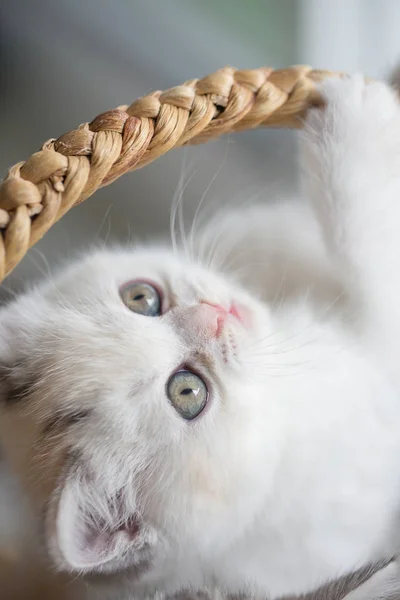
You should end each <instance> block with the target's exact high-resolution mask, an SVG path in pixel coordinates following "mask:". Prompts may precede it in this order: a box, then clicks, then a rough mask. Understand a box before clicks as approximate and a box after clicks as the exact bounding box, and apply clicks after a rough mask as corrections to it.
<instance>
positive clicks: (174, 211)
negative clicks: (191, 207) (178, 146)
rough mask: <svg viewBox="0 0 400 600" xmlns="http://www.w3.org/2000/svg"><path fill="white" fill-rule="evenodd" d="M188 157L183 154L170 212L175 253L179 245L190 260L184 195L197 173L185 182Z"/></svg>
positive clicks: (171, 234)
mask: <svg viewBox="0 0 400 600" xmlns="http://www.w3.org/2000/svg"><path fill="white" fill-rule="evenodd" d="M186 156H187V153H186V152H184V154H183V161H182V168H181V174H180V176H179V181H178V184H177V187H176V190H175V193H174V196H173V198H172V202H171V210H170V236H171V243H172V249H173V252H174V253H175V254H176V253H178V248H179V245H181V246H182V249H183V251H184V252H185V255H186V256H187V257H188V258H190V252H189V247H188V243H187V239H186V234H185V227H184V219H183V195H184V193H185V191H186V188H187V187H188V185H189V183H190V182H191V181H192V179H193V177H194V175H195V173H196V172H195V171H193V173H191V174H190V175H189V177H188V178H187V179H186V181H185V173H186V172H187V167H186ZM177 222H178V232H179V236H180V244H179V243H178V238H177V232H176V223H177Z"/></svg>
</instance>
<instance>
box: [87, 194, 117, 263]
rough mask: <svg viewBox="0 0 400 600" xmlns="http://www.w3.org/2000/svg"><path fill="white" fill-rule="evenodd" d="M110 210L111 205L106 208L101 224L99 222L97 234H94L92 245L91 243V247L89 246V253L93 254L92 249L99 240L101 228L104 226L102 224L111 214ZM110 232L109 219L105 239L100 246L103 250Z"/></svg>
mask: <svg viewBox="0 0 400 600" xmlns="http://www.w3.org/2000/svg"><path fill="white" fill-rule="evenodd" d="M112 208H113V205H112V204H110V205H109V206H108V208H107V210H106V212H105V214H104V216H103V218H102V220H101V222H100V225H99V227H98V229H97V232H96V234H95V235H94V237H93V241H92V243H91V245H90V251H91V252H93V250H94V249H95V248H96V247H97V243H98V240H99V238H100V236H101V231H102V229H103V226H104V224H105V222H106V220H107V218H108V217H109V216H110V213H111V209H112ZM110 232H111V219H109V220H108V228H107V231H106V237H105V239H104V240H103V243H102V246H101V247H103V248H104V247H105V246H106V244H107V241H108V238H109V236H110Z"/></svg>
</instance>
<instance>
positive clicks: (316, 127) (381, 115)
mask: <svg viewBox="0 0 400 600" xmlns="http://www.w3.org/2000/svg"><path fill="white" fill-rule="evenodd" d="M319 92H320V94H321V98H322V100H323V106H322V107H321V108H315V109H311V110H310V111H309V114H308V115H307V119H306V133H307V132H308V134H309V135H310V136H311V137H313V138H314V141H315V136H318V135H323V136H324V137H326V136H329V137H331V138H334V139H336V141H340V140H345V139H348V138H349V136H351V135H352V134H354V135H357V137H361V138H362V139H366V138H368V139H369V140H370V139H371V132H377V131H378V130H379V129H381V128H382V126H385V124H387V123H388V122H392V121H393V120H397V121H398V120H399V119H400V103H399V100H398V96H397V94H396V92H395V91H394V90H393V89H392V88H391V87H390V86H389V85H387V84H385V83H383V82H380V81H367V80H366V79H365V78H364V77H363V76H362V75H354V76H351V77H334V78H329V79H327V80H325V81H323V82H322V83H321V84H320V85H319Z"/></svg>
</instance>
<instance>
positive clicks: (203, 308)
mask: <svg viewBox="0 0 400 600" xmlns="http://www.w3.org/2000/svg"><path fill="white" fill-rule="evenodd" d="M227 316H228V312H227V311H226V310H225V308H224V307H223V306H221V305H219V304H209V303H208V302H201V303H200V304H199V305H197V306H196V307H195V309H194V311H193V320H194V324H195V325H196V326H197V327H198V328H199V329H201V330H202V331H205V332H207V334H208V335H209V336H211V337H216V338H217V337H219V336H220V335H221V333H222V330H223V328H224V325H225V321H226V318H227Z"/></svg>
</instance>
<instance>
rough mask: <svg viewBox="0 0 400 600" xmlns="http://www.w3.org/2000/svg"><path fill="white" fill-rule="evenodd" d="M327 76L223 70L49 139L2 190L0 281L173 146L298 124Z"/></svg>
mask: <svg viewBox="0 0 400 600" xmlns="http://www.w3.org/2000/svg"><path fill="white" fill-rule="evenodd" d="M329 75H331V73H330V72H328V71H315V70H312V69H311V68H310V67H305V66H298V67H291V68H288V69H282V70H277V71H273V69H270V68H260V69H254V70H246V71H238V70H236V69H234V68H231V67H226V68H224V69H221V70H220V71H217V72H216V73H213V74H212V75H209V76H207V77H205V78H204V79H193V80H190V81H187V82H186V83H184V84H183V85H180V86H177V87H174V88H172V89H170V90H167V91H165V92H159V91H157V92H154V93H152V94H150V95H148V96H145V97H143V98H140V99H139V100H136V101H135V102H133V104H131V105H130V106H120V107H118V108H116V109H114V110H110V111H108V112H105V113H103V114H101V115H99V116H97V117H96V118H95V119H94V120H93V121H92V122H91V123H85V124H83V125H81V126H80V127H78V129H75V130H74V131H71V132H69V133H66V134H64V135H62V136H61V137H60V138H58V139H57V140H56V139H51V140H49V141H48V142H46V143H45V144H44V145H43V147H42V149H41V150H40V151H39V152H37V153H35V154H33V155H32V156H31V157H30V158H29V159H28V160H27V161H26V162H21V163H18V164H17V165H15V166H14V167H12V168H11V169H10V170H9V172H8V174H7V176H6V178H5V179H4V181H3V182H2V184H1V186H0V281H1V280H2V279H3V278H4V277H5V276H6V275H7V274H8V273H10V272H11V271H12V269H13V268H14V267H15V266H16V265H17V264H18V263H19V262H20V261H21V260H22V258H23V257H24V255H25V254H26V252H27V251H28V249H29V248H30V247H31V246H33V245H34V244H35V243H36V242H37V241H38V240H39V239H40V238H41V237H42V236H43V235H44V234H45V233H46V232H47V231H48V230H49V229H50V227H51V226H52V225H53V224H54V223H55V222H56V221H58V220H59V219H60V218H61V217H62V216H63V215H64V214H65V213H66V212H67V211H68V210H69V209H70V208H72V207H73V206H76V205H77V204H79V203H80V202H82V201H83V200H85V199H86V198H88V197H89V196H90V195H91V194H93V193H94V192H95V191H96V190H97V189H98V188H99V187H101V186H104V185H107V184H109V183H112V182H113V181H114V180H115V179H117V178H118V177H120V176H121V175H123V174H124V173H127V172H128V171H132V170H134V169H140V168H141V167H143V166H145V165H147V164H149V163H150V162H152V161H153V160H155V159H156V158H158V157H159V156H161V155H162V154H165V153H166V152H168V150H170V149H171V148H174V147H178V146H182V145H184V144H189V143H190V144H194V143H203V142H207V141H208V140H211V139H214V138H217V137H219V136H220V135H222V134H224V133H230V132H236V131H240V130H244V129H251V128H255V127H261V126H266V127H299V126H300V125H301V116H302V115H304V113H305V111H306V109H307V107H309V106H310V105H312V104H316V103H318V96H317V93H316V91H315V83H316V82H318V81H320V80H322V79H323V78H325V77H327V76H329Z"/></svg>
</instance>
